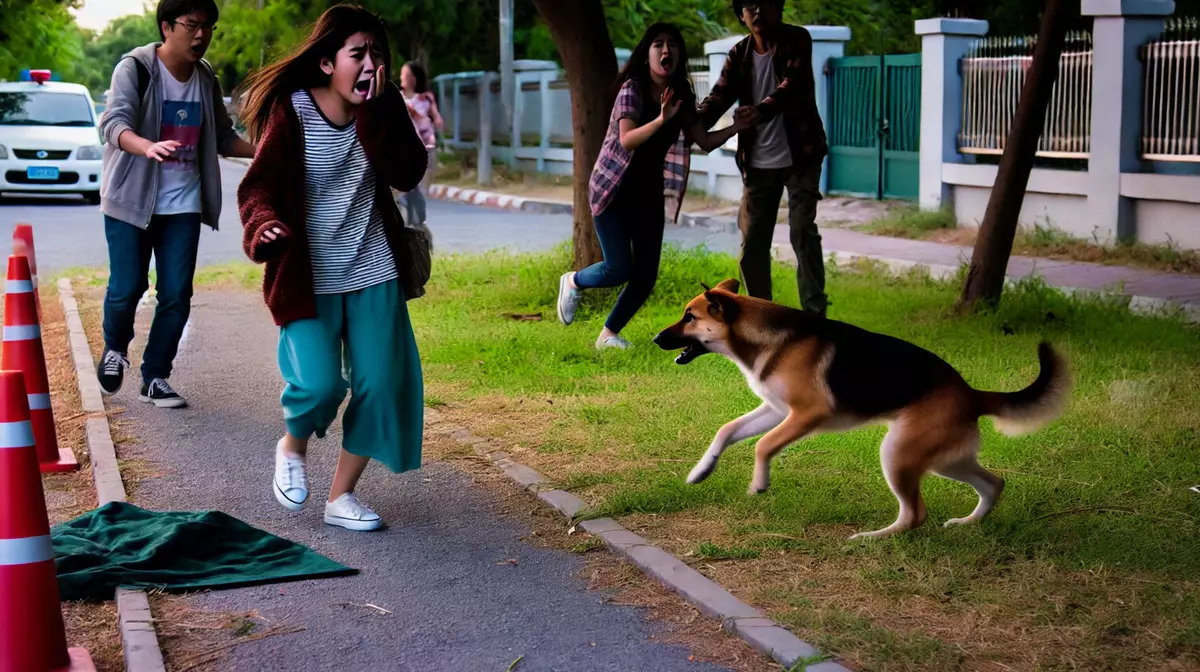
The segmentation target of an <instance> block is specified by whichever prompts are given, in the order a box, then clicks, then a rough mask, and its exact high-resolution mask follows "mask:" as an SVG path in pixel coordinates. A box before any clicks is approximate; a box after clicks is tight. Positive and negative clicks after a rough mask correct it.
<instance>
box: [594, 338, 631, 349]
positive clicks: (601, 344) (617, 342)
mask: <svg viewBox="0 0 1200 672" xmlns="http://www.w3.org/2000/svg"><path fill="white" fill-rule="evenodd" d="M631 347H633V346H632V345H631V344H630V343H629V341H627V340H625V339H623V338H621V337H620V336H619V335H618V336H609V337H608V338H597V339H596V349H597V350H603V349H605V348H620V349H621V350H628V349H629V348H631Z"/></svg>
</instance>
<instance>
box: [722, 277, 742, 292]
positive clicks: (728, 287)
mask: <svg viewBox="0 0 1200 672" xmlns="http://www.w3.org/2000/svg"><path fill="white" fill-rule="evenodd" d="M741 286H742V285H741V283H739V282H738V280H737V278H728V279H726V280H722V281H721V282H718V283H717V289H723V290H725V291H727V292H729V293H730V294H737V293H738V289H740V288H741Z"/></svg>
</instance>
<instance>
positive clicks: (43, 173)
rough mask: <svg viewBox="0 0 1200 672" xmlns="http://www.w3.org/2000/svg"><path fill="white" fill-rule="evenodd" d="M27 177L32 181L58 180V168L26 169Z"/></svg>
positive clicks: (34, 167)
mask: <svg viewBox="0 0 1200 672" xmlns="http://www.w3.org/2000/svg"><path fill="white" fill-rule="evenodd" d="M25 177H27V178H29V179H31V180H57V179H58V168H51V167H48V166H33V167H30V168H26V169H25Z"/></svg>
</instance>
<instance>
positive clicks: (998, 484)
mask: <svg viewBox="0 0 1200 672" xmlns="http://www.w3.org/2000/svg"><path fill="white" fill-rule="evenodd" d="M968 441H970V443H969V444H967V445H966V446H964V447H965V448H968V450H965V451H963V452H962V456H961V457H959V458H958V459H957V460H954V461H953V462H949V463H947V464H943V465H938V466H936V467H934V468H933V473H935V474H937V475H938V476H942V477H944V478H950V479H953V480H955V481H959V482H962V483H966V484H967V485H969V486H971V487H972V488H975V492H976V493H978V494H979V503H978V504H976V505H975V510H974V511H972V512H971V514H970V515H969V516H967V517H966V518H951V519H950V520H947V521H946V522H945V523H942V527H950V526H951V525H962V524H964V523H975V522H978V521H979V520H981V519H982V518H983V517H984V516H986V515H987V514H988V512H990V511H991V510H992V507H994V506H996V501H997V500H998V499H1000V493H1001V492H1003V491H1004V479H1003V478H1000V477H999V476H997V475H995V474H993V473H992V472H990V471H988V470H987V469H984V468H983V467H981V466H979V462H978V461H977V459H976V454H977V452H978V450H979V432H978V431H975V432H972V435H971V437H970V438H969V439H968Z"/></svg>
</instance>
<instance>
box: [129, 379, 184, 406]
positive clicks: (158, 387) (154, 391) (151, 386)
mask: <svg viewBox="0 0 1200 672" xmlns="http://www.w3.org/2000/svg"><path fill="white" fill-rule="evenodd" d="M138 398H139V399H141V400H142V401H143V402H145V403H147V404H154V405H155V406H157V407H159V408H183V407H184V406H187V399H184V398H183V397H181V396H179V393H177V392H176V391H175V390H172V389H171V386H170V385H168V384H167V381H165V380H163V379H162V378H155V379H154V380H151V381H150V382H148V383H142V396H140V397H138Z"/></svg>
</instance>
